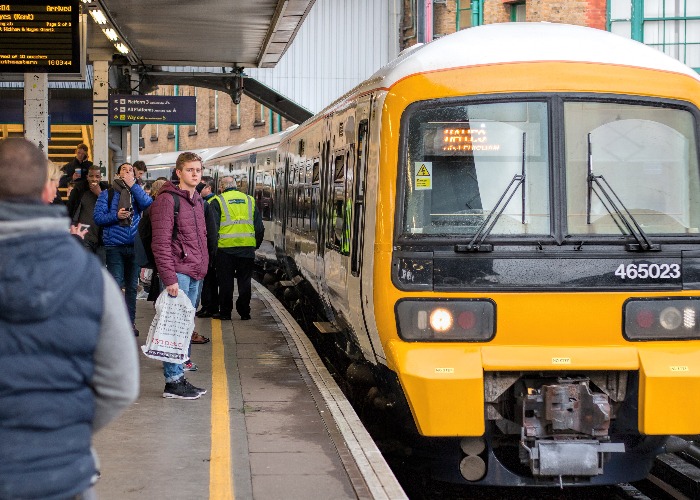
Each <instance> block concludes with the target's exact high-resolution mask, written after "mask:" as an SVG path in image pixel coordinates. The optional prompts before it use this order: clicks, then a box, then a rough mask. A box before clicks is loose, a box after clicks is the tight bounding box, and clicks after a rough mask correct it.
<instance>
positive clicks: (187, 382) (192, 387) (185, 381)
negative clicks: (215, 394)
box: [182, 378, 207, 396]
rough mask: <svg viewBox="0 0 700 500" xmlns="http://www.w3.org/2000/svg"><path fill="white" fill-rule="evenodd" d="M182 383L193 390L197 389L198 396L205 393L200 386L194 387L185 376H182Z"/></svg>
mask: <svg viewBox="0 0 700 500" xmlns="http://www.w3.org/2000/svg"><path fill="white" fill-rule="evenodd" d="M182 380H183V384H185V385H186V386H187V387H188V388H190V389H192V390H193V391H197V392H198V393H199V395H200V396H203V395H204V394H206V393H207V390H206V389H202V388H201V387H195V386H194V385H192V384H190V381H189V380H187V379H186V378H183V379H182Z"/></svg>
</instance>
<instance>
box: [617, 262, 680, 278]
mask: <svg viewBox="0 0 700 500" xmlns="http://www.w3.org/2000/svg"><path fill="white" fill-rule="evenodd" d="M615 276H619V277H620V278H621V279H623V280H624V279H629V280H636V279H640V280H643V279H648V278H651V279H662V280H663V279H678V278H680V277H681V266H680V265H679V264H646V263H644V264H620V265H619V266H618V267H617V269H616V270H615Z"/></svg>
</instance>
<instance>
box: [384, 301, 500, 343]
mask: <svg viewBox="0 0 700 500" xmlns="http://www.w3.org/2000/svg"><path fill="white" fill-rule="evenodd" d="M396 319H397V322H398V329H399V335H400V336H401V338H402V339H404V340H408V341H425V342H440V341H458V342H459V341H461V342H485V341H488V340H491V339H492V338H493V337H494V335H495V334H496V326H495V325H496V305H495V304H494V302H493V301H491V300H489V299H461V300H452V299H449V300H422V299H406V300H401V301H399V302H398V303H397V304H396Z"/></svg>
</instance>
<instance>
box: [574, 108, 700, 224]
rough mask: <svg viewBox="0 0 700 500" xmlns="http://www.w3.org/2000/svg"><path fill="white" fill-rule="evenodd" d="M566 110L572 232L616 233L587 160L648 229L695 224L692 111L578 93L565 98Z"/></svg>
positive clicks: (699, 191)
mask: <svg viewBox="0 0 700 500" xmlns="http://www.w3.org/2000/svg"><path fill="white" fill-rule="evenodd" d="M564 118H565V119H564V126H565V145H566V188H567V223H568V228H567V231H568V233H569V234H586V235H589V234H592V235H597V234H601V235H602V234H606V235H619V234H620V233H621V230H620V228H619V227H618V223H617V222H616V220H618V222H619V219H618V218H617V217H616V216H614V215H613V214H614V213H615V211H614V208H613V207H612V206H610V202H609V201H608V200H607V198H606V196H605V192H601V191H600V189H601V188H598V187H597V185H596V184H595V183H591V184H589V181H588V172H589V165H590V169H591V173H592V174H593V175H594V176H597V177H598V176H602V177H599V180H600V181H601V183H602V186H603V188H602V189H603V190H604V191H607V192H608V194H609V195H611V196H613V197H615V198H619V202H620V203H622V205H624V207H625V208H626V209H627V210H628V211H629V213H630V214H631V215H632V217H633V218H634V219H635V220H636V221H637V223H639V224H640V225H641V227H642V228H643V230H644V232H645V233H647V234H693V235H697V234H698V233H699V232H700V181H699V179H698V155H697V145H696V142H695V137H696V130H695V120H694V119H693V116H692V115H691V113H690V112H688V111H685V110H682V109H674V108H670V107H666V106H664V107H660V106H652V105H647V104H632V103H620V102H581V101H577V102H566V103H565V105H564ZM606 207H607V208H606ZM625 232H627V231H626V230H625Z"/></svg>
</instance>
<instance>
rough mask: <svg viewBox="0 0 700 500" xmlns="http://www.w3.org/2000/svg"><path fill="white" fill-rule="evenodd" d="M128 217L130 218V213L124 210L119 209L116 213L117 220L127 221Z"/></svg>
mask: <svg viewBox="0 0 700 500" xmlns="http://www.w3.org/2000/svg"><path fill="white" fill-rule="evenodd" d="M129 217H131V212H130V211H129V210H127V209H126V208H120V209H119V211H118V212H117V218H118V219H128V218H129Z"/></svg>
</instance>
